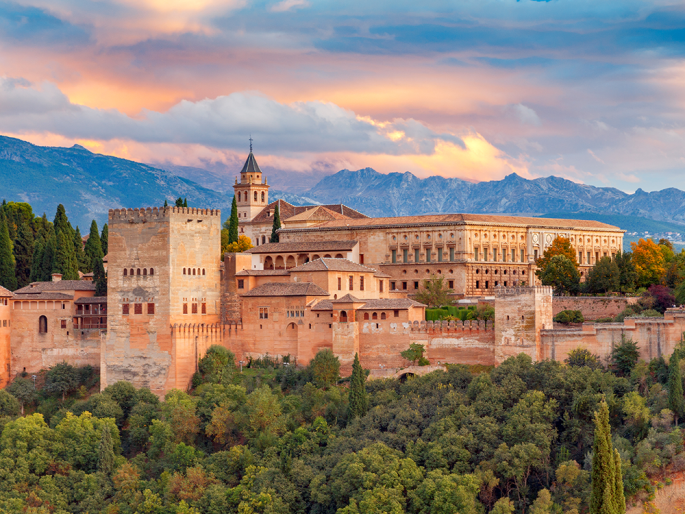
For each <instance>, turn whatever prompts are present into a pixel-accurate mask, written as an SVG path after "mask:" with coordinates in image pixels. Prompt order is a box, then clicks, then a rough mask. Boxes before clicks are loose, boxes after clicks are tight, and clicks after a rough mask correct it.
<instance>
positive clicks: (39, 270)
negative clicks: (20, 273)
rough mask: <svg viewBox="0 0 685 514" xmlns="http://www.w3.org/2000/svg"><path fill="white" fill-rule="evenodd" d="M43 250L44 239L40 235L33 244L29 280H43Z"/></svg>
mask: <svg viewBox="0 0 685 514" xmlns="http://www.w3.org/2000/svg"><path fill="white" fill-rule="evenodd" d="M44 250H45V241H44V240H43V238H42V237H41V236H39V237H38V239H36V242H35V244H34V245H33V257H32V259H31V275H30V276H29V282H39V281H41V280H43V252H44Z"/></svg>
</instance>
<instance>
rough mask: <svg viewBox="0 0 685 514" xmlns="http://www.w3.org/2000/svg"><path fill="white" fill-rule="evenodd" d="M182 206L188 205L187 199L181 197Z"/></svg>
mask: <svg viewBox="0 0 685 514" xmlns="http://www.w3.org/2000/svg"><path fill="white" fill-rule="evenodd" d="M183 207H188V199H187V198H184V199H183Z"/></svg>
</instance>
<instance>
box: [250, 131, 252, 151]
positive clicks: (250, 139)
mask: <svg viewBox="0 0 685 514" xmlns="http://www.w3.org/2000/svg"><path fill="white" fill-rule="evenodd" d="M250 153H252V134H250Z"/></svg>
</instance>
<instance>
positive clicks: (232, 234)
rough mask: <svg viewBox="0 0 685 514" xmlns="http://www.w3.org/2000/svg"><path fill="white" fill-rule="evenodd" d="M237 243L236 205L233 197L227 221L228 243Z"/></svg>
mask: <svg viewBox="0 0 685 514" xmlns="http://www.w3.org/2000/svg"><path fill="white" fill-rule="evenodd" d="M237 242H238V204H237V202H236V201H235V195H233V203H232V204H231V217H230V219H229V220H228V243H229V244H231V243H237Z"/></svg>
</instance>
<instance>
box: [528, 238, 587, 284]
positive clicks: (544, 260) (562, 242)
mask: <svg viewBox="0 0 685 514" xmlns="http://www.w3.org/2000/svg"><path fill="white" fill-rule="evenodd" d="M557 255H563V256H564V257H566V258H567V259H568V260H569V261H571V262H572V263H573V266H575V268H576V269H578V259H577V258H576V251H575V250H574V249H573V246H571V241H570V240H569V239H568V238H567V237H557V238H555V239H554V241H552V244H551V245H549V246H548V247H547V249H546V250H545V253H543V254H542V257H540V258H539V259H538V260H537V261H535V265H536V266H537V267H538V269H537V271H536V272H535V274H536V275H537V276H538V277H540V276H541V275H542V273H543V272H544V270H545V268H547V265H548V264H549V261H550V260H552V257H555V256H557Z"/></svg>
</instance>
